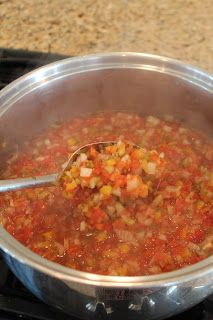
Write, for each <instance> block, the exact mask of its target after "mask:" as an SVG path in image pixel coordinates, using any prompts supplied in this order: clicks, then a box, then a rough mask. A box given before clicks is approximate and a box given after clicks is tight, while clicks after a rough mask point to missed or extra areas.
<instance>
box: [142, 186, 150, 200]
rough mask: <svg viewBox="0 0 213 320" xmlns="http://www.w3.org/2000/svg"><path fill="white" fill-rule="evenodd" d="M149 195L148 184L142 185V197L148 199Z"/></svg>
mask: <svg viewBox="0 0 213 320" xmlns="http://www.w3.org/2000/svg"><path fill="white" fill-rule="evenodd" d="M148 194H149V188H148V186H147V185H146V184H144V183H142V184H141V186H140V195H141V197H143V198H146V197H147V196H148Z"/></svg>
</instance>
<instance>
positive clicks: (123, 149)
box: [118, 143, 126, 157]
mask: <svg viewBox="0 0 213 320" xmlns="http://www.w3.org/2000/svg"><path fill="white" fill-rule="evenodd" d="M125 152H126V147H125V144H124V143H121V144H120V145H119V147H118V154H119V156H120V157H122V156H123V155H124V154H125Z"/></svg>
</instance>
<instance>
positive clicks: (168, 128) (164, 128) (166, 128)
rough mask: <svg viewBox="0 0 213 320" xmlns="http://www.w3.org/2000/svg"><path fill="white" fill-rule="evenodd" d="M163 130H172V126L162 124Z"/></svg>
mask: <svg viewBox="0 0 213 320" xmlns="http://www.w3.org/2000/svg"><path fill="white" fill-rule="evenodd" d="M163 130H164V131H165V132H171V131H172V128H171V127H169V126H163Z"/></svg>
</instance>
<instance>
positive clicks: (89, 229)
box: [0, 113, 213, 276]
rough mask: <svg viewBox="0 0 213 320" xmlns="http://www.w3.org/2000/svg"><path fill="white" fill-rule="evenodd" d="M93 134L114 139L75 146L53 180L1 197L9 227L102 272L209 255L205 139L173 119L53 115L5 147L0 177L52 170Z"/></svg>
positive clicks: (211, 159) (212, 200) (211, 191)
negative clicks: (15, 146) (11, 149)
mask: <svg viewBox="0 0 213 320" xmlns="http://www.w3.org/2000/svg"><path fill="white" fill-rule="evenodd" d="M96 141H118V143H117V144H116V145H111V146H109V147H107V148H108V149H107V148H106V149H105V150H102V151H101V152H99V151H97V150H96V149H95V148H90V149H89V151H88V153H82V154H80V155H79V158H78V159H77V160H76V163H74V165H73V166H72V167H71V168H70V170H69V172H66V174H65V176H64V177H63V179H62V183H61V184H59V185H57V186H53V187H45V188H37V189H28V190H24V191H16V192H8V193H5V194H3V195H1V198H0V223H2V225H3V226H4V227H5V229H6V230H7V231H8V232H9V233H10V234H11V235H13V236H14V237H15V238H16V239H17V240H19V241H20V242H21V243H22V244H24V245H25V246H27V247H28V248H30V249H31V250H32V251H34V252H35V253H37V254H39V255H41V256H42V257H44V258H46V259H49V260H51V261H54V262H57V263H59V264H62V265H64V266H67V267H70V268H74V269H78V270H82V271H86V272H91V273H97V274H103V275H117V276H136V275H151V274H159V273H162V272H168V271H172V270H176V269H179V268H182V267H185V266H188V265H191V264H194V263H196V262H198V261H201V260H202V259H205V258H206V257H208V256H210V255H211V254H213V144H212V141H210V140H208V139H207V138H206V137H205V136H203V135H202V134H200V133H198V132H196V131H194V130H191V129H188V128H185V127H183V126H182V125H181V124H178V123H176V122H174V121H173V120H172V119H171V117H167V118H166V119H164V120H160V119H158V118H156V117H153V116H148V117H146V118H145V117H142V116H139V115H136V114H127V113H113V114H104V115H97V116H93V117H88V118H75V119H73V120H70V121H68V122H66V123H55V124H53V125H52V126H51V127H49V128H48V129H47V130H46V131H45V132H43V133H41V134H39V135H37V136H36V137H34V138H33V139H32V140H31V141H28V142H26V143H25V145H24V147H23V148H21V149H19V150H18V151H17V152H16V154H14V155H13V157H12V158H11V159H10V160H9V161H8V164H7V168H6V170H5V172H4V174H3V175H2V177H1V178H2V179H5V178H16V177H27V176H34V175H42V174H47V173H53V172H57V171H60V170H61V168H62V165H63V164H64V163H65V162H66V160H67V159H68V157H69V155H70V154H71V153H72V152H74V151H75V150H76V149H77V148H79V147H81V146H82V145H84V144H87V143H91V142H96ZM127 142H128V143H127ZM129 143H130V144H129ZM131 143H132V144H135V145H137V146H140V147H141V148H135V147H131ZM2 147H4V144H2ZM113 148H114V149H113Z"/></svg>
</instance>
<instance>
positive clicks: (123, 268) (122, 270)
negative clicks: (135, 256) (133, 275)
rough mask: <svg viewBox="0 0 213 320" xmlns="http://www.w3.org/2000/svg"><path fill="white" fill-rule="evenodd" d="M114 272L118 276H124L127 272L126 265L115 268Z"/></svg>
mask: <svg viewBox="0 0 213 320" xmlns="http://www.w3.org/2000/svg"><path fill="white" fill-rule="evenodd" d="M116 272H117V274H118V275H119V276H126V275H127V273H128V268H127V266H126V265H123V266H121V267H119V268H117V269H116Z"/></svg>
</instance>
